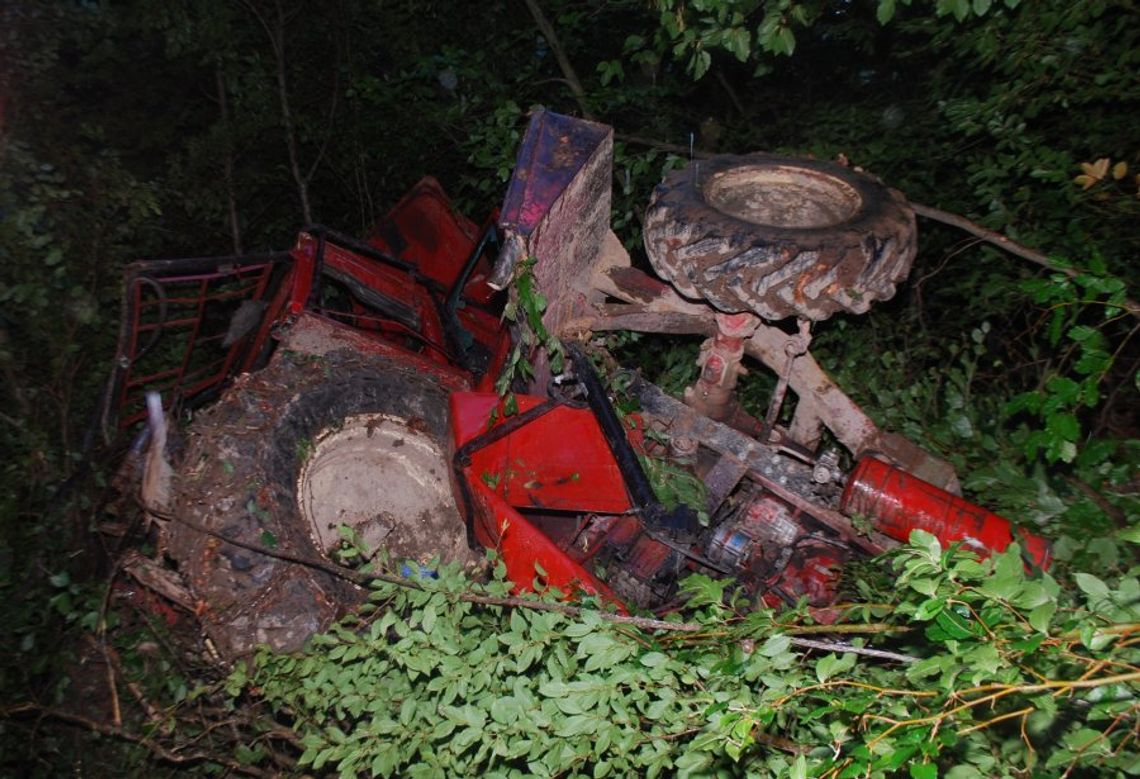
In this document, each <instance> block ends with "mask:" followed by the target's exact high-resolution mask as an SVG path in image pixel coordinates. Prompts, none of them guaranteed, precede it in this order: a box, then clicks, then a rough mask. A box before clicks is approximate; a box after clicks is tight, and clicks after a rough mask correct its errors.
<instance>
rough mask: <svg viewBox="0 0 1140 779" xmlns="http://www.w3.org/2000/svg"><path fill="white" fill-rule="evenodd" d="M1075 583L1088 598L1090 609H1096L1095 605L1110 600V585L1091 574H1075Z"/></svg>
mask: <svg viewBox="0 0 1140 779" xmlns="http://www.w3.org/2000/svg"><path fill="white" fill-rule="evenodd" d="M1073 581H1075V582H1076V583H1077V587H1079V588H1080V590H1081V592H1083V593H1084V594H1085V595H1086V596H1087V597H1088V601H1089V606H1090V607H1093V608H1095V604H1098V603H1101V602H1103V601H1105V600H1108V598H1109V589H1108V585H1107V584H1105V583H1104V582H1103V581H1101V580H1100V579H1098V578H1097V577H1095V576H1093V575H1092V574H1091V573H1075V574H1073Z"/></svg>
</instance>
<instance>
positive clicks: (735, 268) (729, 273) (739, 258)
mask: <svg viewBox="0 0 1140 779" xmlns="http://www.w3.org/2000/svg"><path fill="white" fill-rule="evenodd" d="M644 236H645V249H646V252H647V253H648V255H649V260H650V262H651V263H652V264H653V267H654V269H655V270H656V271H657V273H658V274H660V275H661V277H662V278H664V279H666V280H667V281H669V282H670V283H671V284H672V285H673V286H674V287H676V288H677V290H678V291H680V292H681V294H683V295H685V296H686V297H689V298H696V299H705V300H707V301H708V302H709V303H710V304H712V305H713V306H714V307H715V308H717V309H719V310H721V311H727V312H736V311H751V312H754V313H756V314H758V315H759V316H761V317H763V318H765V319H768V320H778V319H783V318H784V317H788V316H798V317H801V318H804V319H810V320H813V321H819V320H822V319H826V318H827V317H829V316H831V315H832V314H833V313H835V312H837V311H849V312H852V313H856V314H861V313H863V312H865V311H867V309H868V308H870V306H871V303H872V302H874V301H875V300H886V299H888V298H890V297H892V296H893V295H894V294H895V285H896V284H898V282H900V281H901V280H902V279H904V278H906V275H907V273H909V271H910V266H911V263H912V262H913V260H914V255H915V251H916V240H915V236H916V228H915V221H914V213H913V212H912V211H911V209H910V207H909V206H908V205H907V203H906V200H905V198H903V196H902V195H901V194H900V193H898V192H896V191H895V190H892V189H889V188H887V187H886V186H884V185H883V184H881V183H880V182H878V181H877V180H875V179H873V178H871V177H870V176H867V175H865V174H862V173H859V172H856V171H854V170H851V169H850V168H845V167H842V166H839V165H834V164H831V163H827V162H821V161H819V160H810V159H797V158H792V157H779V156H776V155H771V154H760V153H758V154H749V155H744V156H722V157H714V158H712V159H709V160H701V161H699V162H694V163H692V164H691V165H690V166H689V167H688V168H686V169H683V170H677V171H674V172H672V173H670V174H669V175H668V176H666V178H665V180H664V181H663V182H662V183H661V184H660V185H658V187H657V189H656V190H655V191H654V193H653V199H652V201H651V202H650V206H649V210H648V211H647V213H646V217H645V231H644Z"/></svg>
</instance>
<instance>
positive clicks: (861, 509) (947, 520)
mask: <svg viewBox="0 0 1140 779" xmlns="http://www.w3.org/2000/svg"><path fill="white" fill-rule="evenodd" d="M839 509H840V511H842V512H843V513H844V514H846V515H848V516H852V515H855V514H859V515H862V516H864V517H867V518H868V519H870V520H871V521H872V522H873V523H874V525H875V528H876V529H878V530H879V531H881V532H882V533H884V534H886V535H888V536H890V537H891V538H894V539H897V540H899V541H906V540H907V538H908V537H909V536H910V533H911V531H912V530H925V531H926V532H928V533H931V534H933V535H934V536H936V537H937V538H938V540H939V541H941V542H942V544H943V545H944V546H945V545H949V544H951V543H956V542H959V541H960V542H962V545H963V547H965V548H966V549H970V550H972V551H974V552H976V553H977V554H978V555H980V556H982V557H988V556H989V555H990V554H993V553H995V552H1002V551H1004V550H1005V548H1006V547H1007V546H1009V545H1010V543H1012V542H1013V541H1017V542H1018V544H1020V546H1021V549H1022V554H1023V555H1024V556H1025V559H1026V560H1028V561H1029V562H1031V563H1033V564H1034V565H1037V566H1039V567H1040V568H1047V567H1049V562H1050V551H1049V542H1048V541H1046V540H1045V539H1044V538H1041V537H1040V536H1037V535H1034V534H1032V533H1029V532H1026V531H1025V530H1022V529H1021V528H1016V529H1015V528H1014V527H1013V525H1012V524H1010V522H1009V520H1007V519H1005V518H1003V517H1000V516H998V515H997V514H994V513H993V512H992V511H987V510H986V509H984V508H982V507H981V506H976V505H974V504H973V503H970V502H969V501H968V500H965V499H964V498H960V497H958V496H957V495H951V494H950V493H949V492H946V491H945V490H943V489H939V488H938V487H935V486H934V485H933V484H930V483H929V482H925V481H923V480H922V479H920V478H918V477H917V476H913V475H911V474H909V473H907V472H906V471H903V470H899V469H898V468H895V467H894V466H891V465H888V464H887V463H885V462H883V461H882V460H877V459H875V458H874V457H864V458H863V459H862V460H860V461H859V463H858V465H856V466H855V470H854V472H853V473H852V474H851V478H850V479H849V480H848V482H847V487H846V488H845V489H844V490H843V497H842V498H841V499H840V502H839Z"/></svg>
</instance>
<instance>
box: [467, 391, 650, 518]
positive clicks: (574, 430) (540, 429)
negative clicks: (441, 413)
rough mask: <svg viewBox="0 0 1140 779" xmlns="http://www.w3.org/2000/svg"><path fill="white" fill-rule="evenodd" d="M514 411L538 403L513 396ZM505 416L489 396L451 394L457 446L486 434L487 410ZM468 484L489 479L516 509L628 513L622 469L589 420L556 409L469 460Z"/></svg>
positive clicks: (572, 411) (586, 413)
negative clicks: (515, 404)
mask: <svg viewBox="0 0 1140 779" xmlns="http://www.w3.org/2000/svg"><path fill="white" fill-rule="evenodd" d="M516 398H517V401H518V407H519V411H520V412H521V411H527V410H529V409H531V408H534V407H535V406H537V405H539V404H540V403H542V402H543V399H542V398H537V397H533V396H529V395H518V396H516ZM495 409H497V410H498V417H499V419H500V420H501V419H502V418H503V413H502V411H503V409H502V404H501V402H500V399H499V397H498V396H497V395H493V394H477V393H459V394H456V395H452V397H451V425H452V437H453V440H454V441H455V445H456V447H459V446H462V445H463V444H465V443H467V442H468V441H470V440H471V439H472V438H474V437H475V436H477V435H479V434H481V433H485V432H487V430H488V429H490V426H489V425H488V422H489V421H490V419H491V412H492V410H495ZM468 470H469V471H471V473H472V480H473V481H478V482H480V483H486V482H491V483H493V484H494V485H495V492H496V493H497V494H498V495H500V496H501V497H502V498H503V499H504V500H505V501H506V502H507V503H508V504H509V505H511V506H515V507H517V508H535V509H549V510H555V511H574V512H578V513H596V514H620V513H622V512H624V511H628V510H629V509H630V508H631V505H630V501H629V496H628V495H627V494H626V490H625V483H624V481H623V480H622V476H621V471H620V470H619V469H618V466H617V463H616V462H615V461H614V458H613V454H611V452H610V449H609V446H608V444H607V443H606V440H605V437H604V436H603V435H602V431H601V430H600V429H599V427H598V424H597V422H596V421H595V419H594V415H593V414H591V413H590V412H589V411H588V410H586V409H578V408H570V407H568V406H560V407H558V408H555V409H554V410H552V411H550V412H549V413H547V414H545V415H543V416H541V417H539V418H538V419H536V420H534V421H533V422H531V423H530V424H528V425H526V426H524V427H522V428H520V429H519V430H517V431H515V432H514V433H511V434H510V435H508V436H506V437H505V438H503V439H500V440H499V441H495V442H494V443H491V444H488V445H487V446H486V447H483V448H482V449H479V450H477V451H475V452H474V453H472V455H471V465H470V466H469V467H468Z"/></svg>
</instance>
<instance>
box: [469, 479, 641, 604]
mask: <svg viewBox="0 0 1140 779" xmlns="http://www.w3.org/2000/svg"><path fill="white" fill-rule="evenodd" d="M468 470H470V469H468ZM471 491H472V498H473V500H474V502H475V506H474V508H475V513H476V522H475V537H476V538H477V539H478V541H479V543H481V544H482V545H483V546H485V547H487V548H489V549H495V550H496V551H497V552H498V553H499V554H500V555H501V556H502V558H503V563H504V564H505V565H506V568H507V578H508V579H510V580H511V581H512V582H514V583H515V587H516V589H517V590H518V591H533V590H535V589H536V586H535V585H536V584H537V585H538V589H542V588H545V587H557V588H558V589H560V590H562V591H563V592H564V593H566V594H567V596H573V595H580V594H583V593H584V594H586V595H599V596H601V597H603V598H605V599H606V600H608V601H610V602H612V603H613V604H614V605H616V606H618V608H619V609H620V610H622V611H624V610H625V609H624V607H623V606H622V603H621V599H620V598H618V597H617V596H616V595H615V594H614V593H613V591H612V590H610V588H609V587H607V586H606V585H605V584H604V583H603V582H602V581H601V580H600V579H598V578H597V577H596V576H594V575H593V574H592V573H590V572H589V571H587V570H586V569H585V568H583V567H582V566H581V565H579V564H578V563H577V562H575V561H574V560H573V559H572V558H571V557H570V556H568V555H567V554H566V553H565V552H563V551H562V550H561V549H559V548H558V546H557V545H556V544H555V543H554V542H553V541H551V540H550V538H549V537H547V535H546V534H545V533H543V532H542V531H541V530H539V529H538V528H537V527H535V526H534V525H533V524H531V522H530V521H529V520H528V519H527V518H526V517H525V516H523V515H522V514H520V513H519V512H518V511H516V510H515V509H514V508H512V507H511V506H510V505H508V504H507V502H506V501H504V500H503V499H502V498H501V497H500V496H499V495H497V494H495V492H494V491H493V490H491V488H490V487H488V486H487V485H486V484H483V483H482V482H481V481H478V480H474V481H472V482H471ZM536 566H538V567H536ZM539 567H540V568H541V569H542V571H543V572H544V573H543V574H540V573H539Z"/></svg>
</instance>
